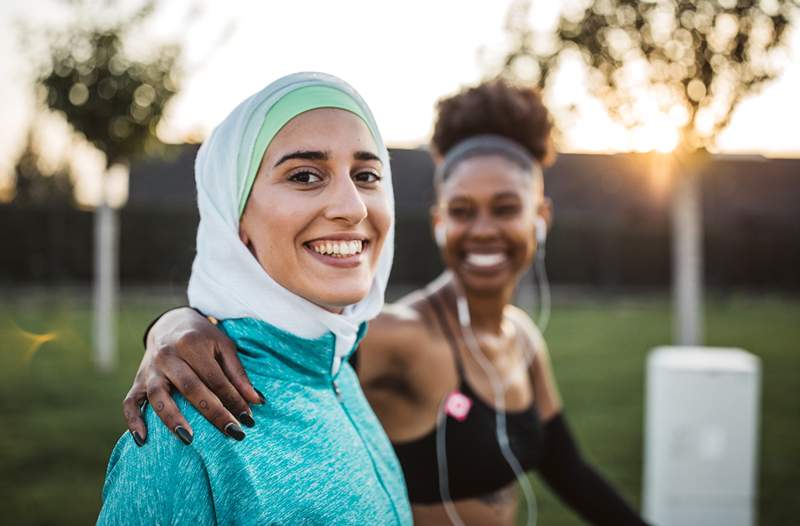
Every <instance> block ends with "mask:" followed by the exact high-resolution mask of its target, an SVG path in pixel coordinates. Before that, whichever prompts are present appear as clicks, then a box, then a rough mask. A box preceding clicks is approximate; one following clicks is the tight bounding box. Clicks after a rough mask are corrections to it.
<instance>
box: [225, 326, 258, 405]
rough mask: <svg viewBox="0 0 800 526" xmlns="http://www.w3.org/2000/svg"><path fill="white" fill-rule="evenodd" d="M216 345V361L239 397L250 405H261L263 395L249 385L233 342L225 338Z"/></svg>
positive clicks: (248, 379)
mask: <svg viewBox="0 0 800 526" xmlns="http://www.w3.org/2000/svg"><path fill="white" fill-rule="evenodd" d="M217 344H218V345H217V352H218V361H219V363H220V365H221V366H222V371H223V372H224V373H225V376H227V377H228V379H229V380H230V381H231V383H232V384H233V386H234V388H236V391H237V392H238V393H239V395H241V396H242V397H243V398H244V399H245V400H246V401H247V402H250V403H251V404H263V403H264V402H265V401H266V400H264V395H262V394H261V392H260V391H258V390H257V389H256V388H255V387H253V384H252V383H250V378H249V377H248V376H247V373H246V372H245V370H244V367H242V362H241V361H239V353H237V352H236V347H234V345H233V342H232V341H231V340H230V339H229V338H227V337H225V338H224V339H223V340H220V341H218V342H217Z"/></svg>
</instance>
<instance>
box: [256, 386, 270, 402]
mask: <svg viewBox="0 0 800 526" xmlns="http://www.w3.org/2000/svg"><path fill="white" fill-rule="evenodd" d="M253 389H254V390H255V392H256V393H258V396H259V398H261V403H262V404H266V403H267V399H266V398H264V395H263V394H261V391H259V390H258V389H256V388H255V387H253Z"/></svg>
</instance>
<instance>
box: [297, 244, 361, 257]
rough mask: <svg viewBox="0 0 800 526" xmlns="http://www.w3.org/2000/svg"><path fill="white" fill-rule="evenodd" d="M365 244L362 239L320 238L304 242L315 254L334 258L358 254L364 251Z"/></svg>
mask: <svg viewBox="0 0 800 526" xmlns="http://www.w3.org/2000/svg"><path fill="white" fill-rule="evenodd" d="M366 244H367V241H366V240H363V239H354V240H333V239H321V240H318V241H310V242H308V243H306V245H307V246H308V247H309V248H310V249H311V250H313V251H314V252H316V253H317V254H321V255H323V256H330V257H334V258H348V257H351V256H356V255H359V254H361V253H362V252H363V251H364V248H365V246H366Z"/></svg>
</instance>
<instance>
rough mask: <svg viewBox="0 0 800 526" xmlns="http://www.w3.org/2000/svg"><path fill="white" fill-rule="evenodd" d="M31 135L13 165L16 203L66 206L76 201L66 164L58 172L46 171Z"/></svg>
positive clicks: (22, 204) (23, 205)
mask: <svg viewBox="0 0 800 526" xmlns="http://www.w3.org/2000/svg"><path fill="white" fill-rule="evenodd" d="M41 165H42V163H41V160H40V157H39V153H38V152H37V151H36V149H35V146H34V141H33V136H32V134H28V140H27V142H26V144H25V150H23V152H22V155H20V157H19V159H18V160H17V164H16V166H15V167H14V178H15V192H14V198H13V202H14V204H15V205H17V206H22V207H47V208H54V207H66V206H71V205H74V204H75V197H74V186H75V185H74V183H73V178H72V174H71V173H70V170H69V167H68V166H67V165H62V166H61V167H60V168H59V169H57V170H55V171H49V170H43V169H42V166H41Z"/></svg>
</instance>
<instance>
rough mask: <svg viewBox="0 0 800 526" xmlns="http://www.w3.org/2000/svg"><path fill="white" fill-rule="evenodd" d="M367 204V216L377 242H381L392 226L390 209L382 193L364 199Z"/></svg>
mask: <svg viewBox="0 0 800 526" xmlns="http://www.w3.org/2000/svg"><path fill="white" fill-rule="evenodd" d="M364 202H365V204H366V206H367V218H368V221H369V223H370V225H371V226H372V228H373V229H374V230H375V235H376V236H377V240H378V242H379V243H383V241H384V240H385V239H386V234H388V232H389V228H390V227H391V226H392V211H391V210H390V208H389V203H388V202H387V200H386V196H385V195H384V194H383V193H376V194H375V195H371V196H369V197H367V198H365V199H364Z"/></svg>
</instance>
